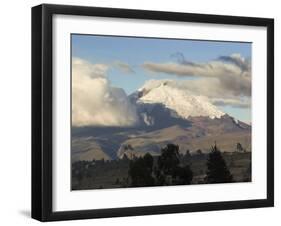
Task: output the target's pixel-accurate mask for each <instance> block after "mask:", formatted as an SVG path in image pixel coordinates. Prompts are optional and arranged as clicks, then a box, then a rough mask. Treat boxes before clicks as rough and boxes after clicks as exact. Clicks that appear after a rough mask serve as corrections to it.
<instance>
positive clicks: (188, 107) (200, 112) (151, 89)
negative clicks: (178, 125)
mask: <svg viewBox="0 0 281 226" xmlns="http://www.w3.org/2000/svg"><path fill="white" fill-rule="evenodd" d="M169 82H170V81H169V80H151V81H148V83H146V84H145V85H144V86H143V87H142V88H141V89H139V91H145V92H144V95H143V96H141V97H140V98H139V99H138V100H137V103H149V104H154V103H161V104H163V105H164V106H165V107H167V108H169V109H171V110H173V111H175V112H176V113H177V114H178V115H179V116H180V117H182V118H188V117H190V116H209V117H210V118H220V117H221V116H222V115H224V114H225V113H224V112H222V111H221V110H219V109H218V108H217V107H216V106H215V105H213V104H212V103H211V102H210V101H209V100H208V98H207V97H204V96H195V95H193V94H191V93H190V92H189V91H188V90H183V89H179V88H176V87H175V86H170V85H169Z"/></svg>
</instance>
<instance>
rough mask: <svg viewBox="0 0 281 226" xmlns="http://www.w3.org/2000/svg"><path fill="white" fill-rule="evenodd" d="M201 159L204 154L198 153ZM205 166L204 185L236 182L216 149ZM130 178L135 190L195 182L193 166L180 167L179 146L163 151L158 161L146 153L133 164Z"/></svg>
mask: <svg viewBox="0 0 281 226" xmlns="http://www.w3.org/2000/svg"><path fill="white" fill-rule="evenodd" d="M188 154H189V152H187V154H186V155H188ZM186 155H185V157H186ZM200 155H203V153H201V152H200V151H198V153H197V156H200ZM203 156H204V155H203ZM206 164H207V172H206V177H205V178H204V182H205V183H207V184H208V183H230V182H233V176H232V175H231V173H230V171H229V169H228V167H227V164H226V162H225V160H224V158H223V157H222V154H221V151H220V150H219V149H218V147H217V146H216V145H215V146H213V147H212V148H211V152H210V153H209V154H208V157H207V162H206ZM128 174H129V178H130V182H131V183H130V185H131V186H132V187H143V186H162V185H187V184H191V182H192V179H193V172H192V170H191V167H190V164H182V163H181V161H180V153H179V146H178V145H174V144H168V145H167V146H166V147H164V148H162V150H161V155H160V156H159V157H157V158H156V159H155V158H153V157H152V156H151V155H150V154H149V153H146V154H145V155H144V156H143V157H140V158H135V159H133V160H130V165H129V172H128Z"/></svg>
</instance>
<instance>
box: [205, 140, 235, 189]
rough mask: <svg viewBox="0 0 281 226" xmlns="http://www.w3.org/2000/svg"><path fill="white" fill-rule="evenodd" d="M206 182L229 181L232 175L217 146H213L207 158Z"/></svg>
mask: <svg viewBox="0 0 281 226" xmlns="http://www.w3.org/2000/svg"><path fill="white" fill-rule="evenodd" d="M207 167H208V169H207V176H206V178H205V180H206V182H207V183H229V182H232V175H231V173H230V171H229V169H228V167H227V165H226V162H225V160H224V159H223V157H222V155H221V152H220V150H219V149H218V148H217V146H216V145H215V146H213V147H212V149H211V152H210V154H209V156H208V160H207Z"/></svg>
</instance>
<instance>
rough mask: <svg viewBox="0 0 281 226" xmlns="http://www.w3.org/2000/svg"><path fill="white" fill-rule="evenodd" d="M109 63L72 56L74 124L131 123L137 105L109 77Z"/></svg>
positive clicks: (136, 119)
mask: <svg viewBox="0 0 281 226" xmlns="http://www.w3.org/2000/svg"><path fill="white" fill-rule="evenodd" d="M108 68H109V67H108V65H105V64H91V63H89V62H87V61H85V60H82V59H79V58H73V59H72V123H73V125H74V126H132V125H134V124H136V123H137V122H138V117H137V114H136V109H135V107H134V106H133V105H132V104H131V103H130V101H129V99H128V97H127V95H126V93H125V92H124V90H123V89H121V88H116V87H112V86H111V85H110V82H109V80H108V79H107V77H106V72H107V70H108Z"/></svg>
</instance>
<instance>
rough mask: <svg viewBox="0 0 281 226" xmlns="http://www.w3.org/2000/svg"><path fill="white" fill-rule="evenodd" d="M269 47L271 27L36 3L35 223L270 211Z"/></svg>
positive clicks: (244, 20) (250, 21) (251, 21)
mask: <svg viewBox="0 0 281 226" xmlns="http://www.w3.org/2000/svg"><path fill="white" fill-rule="evenodd" d="M273 38H274V22H273V19H267V18H250V17H235V16H218V15H202V14H188V13H176V12H160V11H144V10H131V9H113V8H96V7H82V6H63V5H46V4H43V5H39V6H35V7H33V8H32V217H33V218H35V219H38V220H40V221H54V220H71V219H85V218H101V217H120V216H134V215H147V214H165V213H179V212H191V211H208V210H224V209H238V208H255V207H269V206H273V204H274V180H273V178H274V170H273V169H274V161H273V155H274V136H273V133H274V128H273V126H274V121H273V120H274V115H273V114H274V106H273V103H274V97H273V93H274V91H273V88H274V85H273V81H274V77H273V76H274V40H273ZM167 194H169V195H167Z"/></svg>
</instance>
